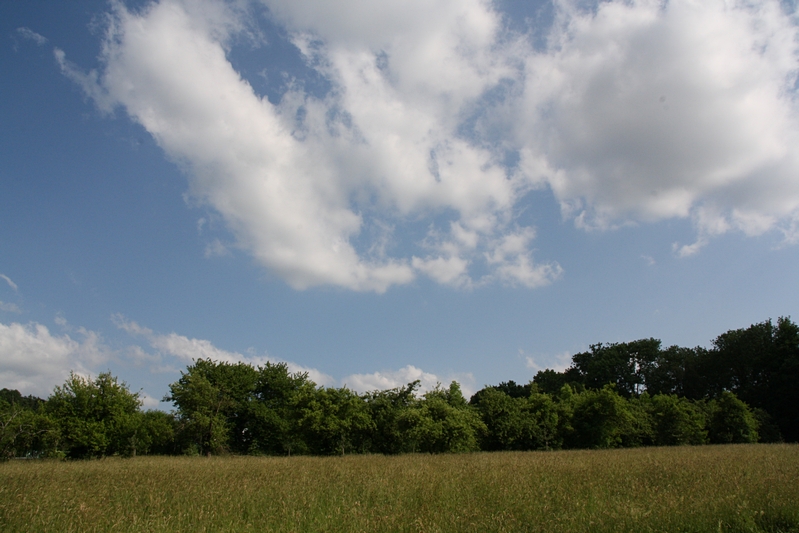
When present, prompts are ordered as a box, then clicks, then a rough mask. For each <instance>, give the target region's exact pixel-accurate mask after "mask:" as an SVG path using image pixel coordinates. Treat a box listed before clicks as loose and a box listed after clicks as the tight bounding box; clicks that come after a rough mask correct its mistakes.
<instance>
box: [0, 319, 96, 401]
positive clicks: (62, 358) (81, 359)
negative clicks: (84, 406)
mask: <svg viewBox="0 0 799 533" xmlns="http://www.w3.org/2000/svg"><path fill="white" fill-rule="evenodd" d="M77 334H78V335H79V337H78V339H77V340H76V339H73V338H71V337H70V336H69V335H62V336H58V335H52V334H51V333H50V331H49V330H48V329H47V327H45V326H43V325H42V324H37V323H31V324H27V325H23V324H19V323H11V324H9V325H6V324H2V323H0V384H2V387H6V388H10V389H17V390H19V391H20V392H22V393H23V394H33V395H36V396H40V397H47V396H48V395H49V394H50V393H51V392H52V390H53V388H54V387H55V386H56V385H61V384H63V383H64V380H65V379H66V378H67V376H69V372H70V371H71V370H74V371H75V372H77V373H79V374H83V375H88V374H89V373H90V372H91V371H92V370H93V369H94V368H96V367H97V366H98V365H100V364H102V363H104V362H106V361H108V360H109V358H110V357H111V351H110V349H109V348H108V347H107V346H105V345H104V344H103V341H102V339H101V338H100V336H99V335H98V334H97V333H95V332H93V331H88V330H86V329H84V328H78V329H77Z"/></svg>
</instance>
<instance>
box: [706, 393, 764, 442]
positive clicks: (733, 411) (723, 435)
mask: <svg viewBox="0 0 799 533" xmlns="http://www.w3.org/2000/svg"><path fill="white" fill-rule="evenodd" d="M708 411H709V422H708V436H709V438H710V442H711V443H712V444H739V443H747V442H757V440H758V434H757V420H756V419H755V417H754V415H753V414H752V411H751V410H750V409H749V406H748V405H746V404H745V403H744V402H742V401H741V400H740V399H738V397H737V396H736V395H735V394H734V393H732V392H729V391H724V392H722V393H721V395H720V396H719V397H718V398H717V399H714V400H712V401H710V402H709V403H708Z"/></svg>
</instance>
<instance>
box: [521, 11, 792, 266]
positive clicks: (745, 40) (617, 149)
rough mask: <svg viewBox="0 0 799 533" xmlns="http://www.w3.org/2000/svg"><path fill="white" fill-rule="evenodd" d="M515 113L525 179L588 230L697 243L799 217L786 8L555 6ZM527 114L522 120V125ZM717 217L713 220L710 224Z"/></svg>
mask: <svg viewBox="0 0 799 533" xmlns="http://www.w3.org/2000/svg"><path fill="white" fill-rule="evenodd" d="M556 6H557V11H558V16H557V22H556V25H555V28H554V29H553V32H552V34H551V36H550V45H549V48H548V50H547V51H545V52H543V53H539V54H533V55H531V56H529V57H528V58H527V59H526V73H527V83H526V85H525V87H524V97H523V99H522V100H521V101H519V102H514V103H512V104H509V105H508V111H509V112H510V113H512V115H511V116H509V118H508V120H509V121H510V122H511V123H512V124H514V126H515V128H516V138H517V142H518V145H517V146H519V147H520V148H521V150H522V168H523V169H525V171H526V172H528V173H529V175H530V176H531V178H537V179H541V180H543V181H545V182H546V183H548V184H549V185H550V187H551V188H552V190H553V191H554V193H555V195H556V197H557V199H558V200H559V201H560V202H561V204H562V206H563V211H564V214H565V215H566V216H569V217H573V218H574V220H575V222H576V223H577V224H578V226H580V225H581V226H583V227H586V228H608V227H613V226H614V225H617V224H619V223H623V222H624V221H629V220H632V221H643V222H647V221H655V220H662V219H666V218H673V217H678V218H691V219H693V220H694V223H695V225H696V228H697V233H698V237H697V242H696V243H694V244H691V245H685V246H680V245H678V246H677V247H676V248H675V250H676V251H678V253H679V254H680V255H690V254H692V253H695V252H696V251H698V249H699V248H701V247H702V246H704V245H705V244H706V243H707V242H708V241H709V239H710V238H712V237H713V236H715V235H719V234H721V233H724V232H727V231H730V230H739V231H742V232H743V233H744V234H746V235H760V234H762V233H764V232H765V231H768V230H770V229H774V228H780V227H785V226H786V225H789V224H790V220H792V219H793V218H794V217H795V216H796V213H797V212H799V180H797V179H796V177H797V174H798V173H799V159H798V158H797V155H796V150H795V147H796V145H797V141H799V135H797V134H798V133H799V122H798V121H797V118H798V117H799V115H798V114H797V111H799V109H798V108H797V105H796V96H795V88H794V84H795V82H796V76H797V72H799V48H798V45H799V39H798V37H799V34H798V33H797V26H796V23H795V21H794V19H793V18H792V16H791V15H788V14H786V13H784V12H783V11H782V9H783V8H782V7H781V5H780V3H779V2H777V1H773V0H763V1H756V2H744V1H731V2H728V1H722V0H709V1H695V0H673V1H669V2H661V1H653V0H633V1H625V2H622V1H610V2H601V3H599V4H598V6H596V9H595V10H592V11H587V10H581V9H578V8H577V7H576V6H575V5H574V4H572V3H571V2H569V1H566V0H563V1H558V2H556ZM523 115H524V116H526V118H525V119H524V120H518V119H517V118H516V117H518V116H523ZM711 215H712V216H711Z"/></svg>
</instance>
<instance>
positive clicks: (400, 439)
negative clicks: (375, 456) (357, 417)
mask: <svg viewBox="0 0 799 533" xmlns="http://www.w3.org/2000/svg"><path fill="white" fill-rule="evenodd" d="M417 388H419V381H418V380H417V381H414V382H412V383H408V384H407V385H405V386H404V387H397V388H394V389H389V390H384V391H373V392H368V393H366V394H364V396H363V398H364V400H365V401H366V407H367V409H368V410H369V414H370V416H371V418H372V422H373V426H372V432H371V435H370V437H369V439H370V445H369V447H370V449H371V450H372V451H373V452H377V453H383V454H397V453H403V452H409V451H412V450H411V447H410V446H409V443H408V440H407V439H406V438H405V435H404V433H403V431H402V428H401V427H400V421H401V419H402V415H403V413H404V412H405V411H407V410H408V409H410V408H412V407H413V406H414V405H415V404H416V402H417V401H418V400H417V398H416V395H415V392H416V389H417Z"/></svg>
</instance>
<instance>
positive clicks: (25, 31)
mask: <svg viewBox="0 0 799 533" xmlns="http://www.w3.org/2000/svg"><path fill="white" fill-rule="evenodd" d="M17 33H18V34H19V35H20V36H21V37H22V38H24V39H28V40H29V41H33V42H35V43H36V44H38V45H39V46H44V45H46V44H47V37H45V36H43V35H40V34H38V33H36V32H35V31H33V30H31V29H30V28H25V27H22V28H17Z"/></svg>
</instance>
